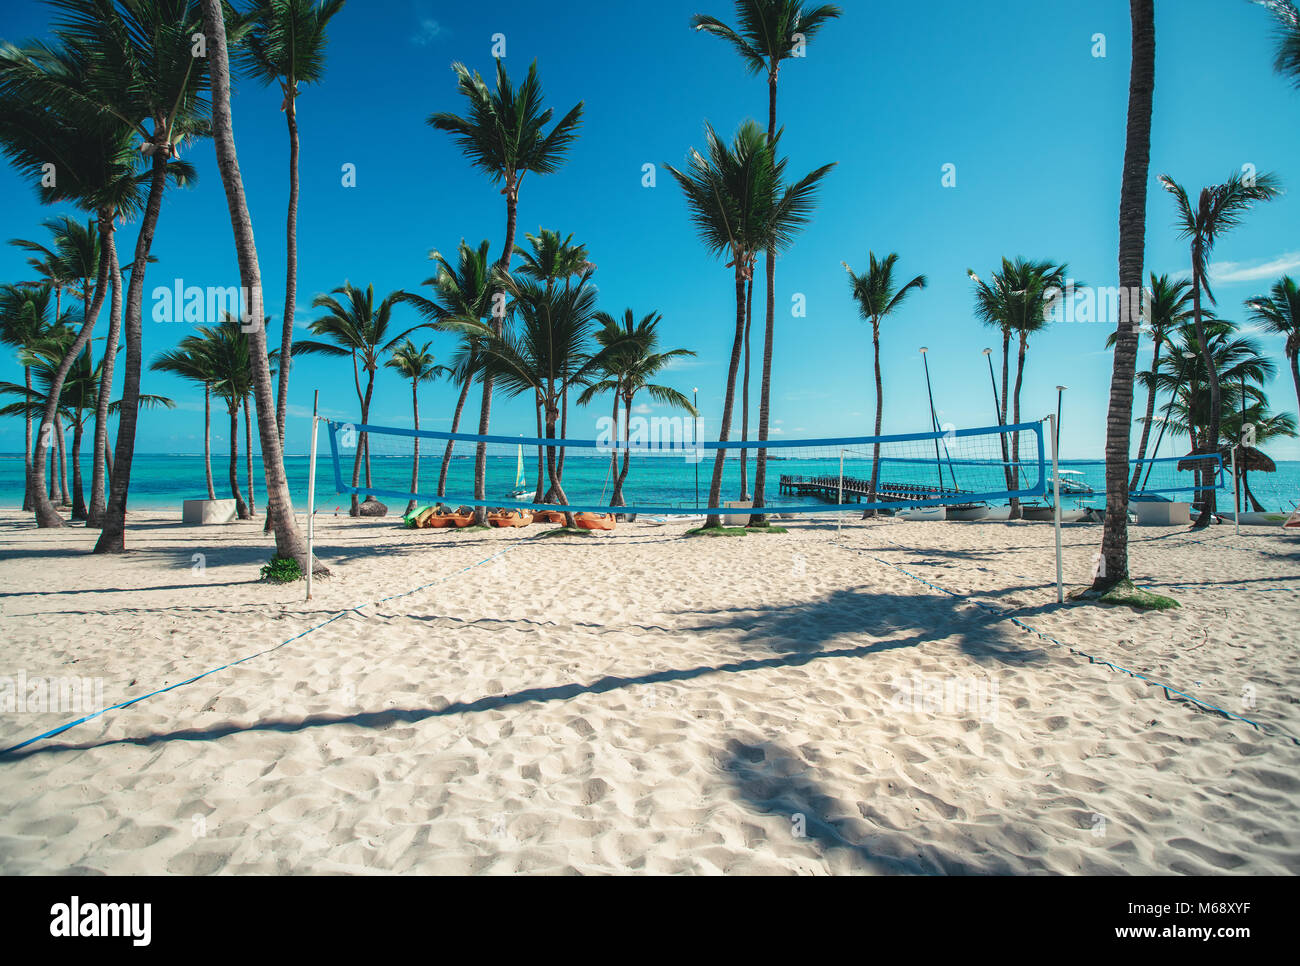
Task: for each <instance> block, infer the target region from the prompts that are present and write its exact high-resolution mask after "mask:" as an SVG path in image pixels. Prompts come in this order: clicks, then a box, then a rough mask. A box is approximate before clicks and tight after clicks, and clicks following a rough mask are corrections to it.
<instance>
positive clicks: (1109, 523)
mask: <svg viewBox="0 0 1300 966" xmlns="http://www.w3.org/2000/svg"><path fill="white" fill-rule="evenodd" d="M1129 17H1130V19H1131V20H1132V24H1133V57H1132V65H1131V67H1130V73H1129V92H1128V93H1129V96H1128V130H1127V133H1126V136H1125V146H1124V174H1123V179H1122V183H1121V187H1120V201H1119V284H1120V292H1121V293H1128V292H1136V291H1139V289H1140V287H1141V285H1142V254H1143V251H1142V250H1143V246H1144V245H1145V243H1146V209H1147V169H1148V165H1149V162H1150V156H1151V99H1152V92H1153V90H1154V88H1155V58H1156V34H1155V11H1154V5H1153V0H1129ZM1134 301H1135V300H1134V299H1132V298H1128V297H1127V296H1126V295H1125V296H1122V297H1121V298H1120V300H1119V304H1120V310H1119V313H1120V318H1119V329H1118V331H1117V332H1116V339H1115V357H1114V371H1113V374H1112V376H1111V382H1110V408H1109V410H1108V411H1107V414H1106V521H1105V525H1104V527H1103V530H1102V538H1101V561H1100V566H1099V567H1098V572H1097V574H1096V577H1095V578H1094V582H1093V586H1094V587H1096V588H1098V589H1103V588H1106V587H1108V586H1110V585H1111V584H1113V583H1115V582H1116V581H1120V580H1124V579H1127V577H1128V481H1129V478H1128V457H1129V436H1130V433H1131V431H1132V422H1133V374H1134V372H1135V371H1136V369H1137V345H1138V325H1139V323H1140V319H1139V318H1135V317H1134V311H1133V310H1134V308H1136V307H1137V306H1135V305H1134Z"/></svg>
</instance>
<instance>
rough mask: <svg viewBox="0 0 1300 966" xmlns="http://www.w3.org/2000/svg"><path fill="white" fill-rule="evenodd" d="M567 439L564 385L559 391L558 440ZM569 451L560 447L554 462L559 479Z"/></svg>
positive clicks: (567, 398) (566, 409) (567, 416)
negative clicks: (565, 456)
mask: <svg viewBox="0 0 1300 966" xmlns="http://www.w3.org/2000/svg"><path fill="white" fill-rule="evenodd" d="M568 438H569V387H568V384H567V383H566V384H565V386H564V388H563V389H561V390H560V439H568ZM568 451H569V447H567V446H561V447H560V452H559V455H558V456H557V457H556V460H555V468H556V473H557V474H558V475H559V477H560V479H561V480H563V479H564V455H565V454H566V453H567V452H568Z"/></svg>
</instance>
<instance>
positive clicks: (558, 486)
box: [479, 398, 574, 527]
mask: <svg viewBox="0 0 1300 966" xmlns="http://www.w3.org/2000/svg"><path fill="white" fill-rule="evenodd" d="M558 416H559V412H558V411H557V409H556V407H555V404H554V399H553V398H552V399H551V400H550V401H548V402H547V405H546V438H547V439H548V440H552V439H555V420H556V418H557V417H558ZM546 470H547V473H548V475H549V476H550V478H551V488H550V492H551V493H552V494H553V495H554V496H555V502H556V503H557V504H558V505H559V506H565V507H567V506H568V505H569V498H568V496H567V495H565V492H564V485H563V484H562V483H561V482H560V473H559V470H560V467H559V463H558V461H557V459H556V455H555V447H554V446H547V447H546ZM479 499H482V497H479ZM564 525H565V526H566V527H572V526H574V519H573V514H572V513H570V512H569V511H568V510H565V511H564Z"/></svg>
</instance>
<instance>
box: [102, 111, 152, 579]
mask: <svg viewBox="0 0 1300 966" xmlns="http://www.w3.org/2000/svg"><path fill="white" fill-rule="evenodd" d="M159 135H160V137H161V136H162V132H161V131H160V132H159ZM155 148H156V149H155V151H154V154H153V172H152V176H151V178H150V181H149V198H148V201H147V202H146V203H145V209H144V216H143V217H142V218H141V219H140V231H139V233H138V234H137V235H136V240H135V256H134V259H133V261H132V263H131V284H130V285H128V286H127V291H126V314H125V318H124V320H123V330H124V334H125V336H126V364H125V366H124V371H123V375H122V406H121V409H120V410H119V412H118V417H117V444H116V445H115V446H114V447H113V449H114V453H115V456H114V458H113V474H112V480H111V481H110V486H109V491H108V505H107V507H106V508H105V510H104V525H103V529H102V531H101V532H100V534H99V540H98V542H97V543H96V544H95V553H125V552H126V498H127V492H128V491H129V490H130V488H131V463H132V460H133V459H134V457H135V430H136V422H137V420H138V419H139V416H140V364H141V359H142V357H143V351H142V345H141V342H142V339H143V331H142V327H141V318H142V316H143V313H144V279H145V270H146V268H147V267H148V263H149V251H150V249H151V248H152V247H153V238H154V233H155V232H156V231H157V228H158V216H159V214H160V213H161V211H162V200H163V191H164V189H165V188H166V185H167V160H168V157H169V150H170V146H169V145H167V144H166V143H156V144H155Z"/></svg>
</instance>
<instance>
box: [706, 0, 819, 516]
mask: <svg viewBox="0 0 1300 966" xmlns="http://www.w3.org/2000/svg"><path fill="white" fill-rule="evenodd" d="M735 9H736V22H737V27H735V28H732V27H729V26H727V25H726V24H724V23H723V22H722V21H720V20H718V19H717V18H715V17H709V16H705V15H702V14H697V15H696V16H694V17H692V18H691V26H693V27H694V28H695V29H696V30H702V31H704V32H705V33H708V34H712V35H713V36H715V37H720V38H721V39H723V40H725V41H726V42H727V43H729V44H731V46H732V47H733V48H735V50H736V52H737V53H738V54H739V55H740V58H741V61H742V62H743V63H744V65H745V68H746V70H748V71H749V73H750V74H751V75H757V74H762V73H766V75H767V144H768V147H769V148H771V149H772V151H773V153H775V151H776V140H777V127H776V92H777V80H778V78H779V76H780V73H781V62H782V61H784V60H787V59H790V58H792V57H799V56H802V55H803V45H804V44H806V43H807V42H808V41H809V40H811V39H812V38H813V37H814V36H815V35H816V34H817V33H818V32H819V31H820V30H821V28H822V27H823V26H825V25H826V24H827V23H829V22H830V21H831V20H834V19H835V18H837V17H838V16H839V15H840V9H839V8H838V7H836V6H835V5H834V4H829V3H827V4H819V5H817V6H805V5H804V4H803V3H801V2H800V0H735ZM766 274H767V324H766V329H765V332H764V337H763V375H762V383H761V386H760V390H759V407H758V438H759V441H760V442H765V441H766V440H767V431H768V412H769V408H770V407H769V402H770V396H771V381H772V380H771V377H772V339H773V334H774V328H775V323H776V249H775V248H771V247H769V248H768V249H767V263H766ZM748 281H749V284H750V288H749V292H748V296H747V298H746V321H745V332H744V341H745V387H744V389H745V404H744V416H743V419H744V434H743V435H744V436H745V438H748V435H749V316H750V315H751V311H750V308H751V306H752V296H753V272H752V270H751V272H750V276H749V279H748ZM743 453H744V451H743V450H742V464H741V466H742V469H741V472H742V476H743V474H744V462H743ZM766 483H767V450H765V449H760V450H759V451H758V460H757V463H756V466H755V470H754V505H755V506H761V505H762V504H763V501H764V488H765V486H766ZM742 488H743V484H742ZM763 522H764V521H763V516H762V515H761V514H755V515H754V516H753V517H752V518H751V520H750V523H751V524H761V523H763Z"/></svg>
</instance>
